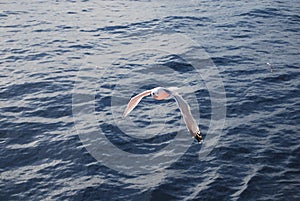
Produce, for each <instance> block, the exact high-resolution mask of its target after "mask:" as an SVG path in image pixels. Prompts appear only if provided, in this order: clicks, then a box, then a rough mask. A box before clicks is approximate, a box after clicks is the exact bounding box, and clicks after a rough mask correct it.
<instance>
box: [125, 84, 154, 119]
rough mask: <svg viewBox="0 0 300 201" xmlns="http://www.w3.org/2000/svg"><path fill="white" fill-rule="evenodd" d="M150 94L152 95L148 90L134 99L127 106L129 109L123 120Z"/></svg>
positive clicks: (126, 110)
mask: <svg viewBox="0 0 300 201" xmlns="http://www.w3.org/2000/svg"><path fill="white" fill-rule="evenodd" d="M150 94H151V90H147V91H144V92H142V93H140V94H138V95H136V96H134V97H132V98H131V99H130V101H129V103H128V104H127V107H126V109H125V111H124V113H123V116H122V118H125V117H126V116H127V115H128V114H129V113H130V112H131V111H132V110H133V109H134V108H135V107H136V106H137V104H138V103H139V102H140V101H141V100H142V98H143V97H145V96H149V95H150Z"/></svg>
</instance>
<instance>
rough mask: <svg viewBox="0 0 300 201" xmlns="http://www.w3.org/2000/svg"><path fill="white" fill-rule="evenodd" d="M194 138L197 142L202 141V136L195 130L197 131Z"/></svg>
mask: <svg viewBox="0 0 300 201" xmlns="http://www.w3.org/2000/svg"><path fill="white" fill-rule="evenodd" d="M195 139H196V140H197V141H198V143H199V144H200V143H202V141H203V138H202V136H201V135H200V132H197V133H196V135H195Z"/></svg>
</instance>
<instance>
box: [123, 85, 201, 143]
mask: <svg viewBox="0 0 300 201" xmlns="http://www.w3.org/2000/svg"><path fill="white" fill-rule="evenodd" d="M149 95H151V96H152V98H154V99H155V100H164V99H168V98H171V97H173V98H174V99H175V100H176V102H177V104H178V107H179V109H180V112H181V115H182V117H183V120H184V122H185V124H186V127H187V129H188V131H189V132H190V134H191V135H192V136H193V137H194V138H195V139H196V140H197V141H198V142H199V143H200V142H201V141H202V136H201V135H200V129H199V127H198V125H197V122H196V120H195V119H194V118H193V116H192V113H191V109H190V106H189V105H188V103H187V102H186V101H185V100H184V99H183V98H182V96H180V95H179V94H178V93H177V92H176V91H174V90H172V88H168V89H167V88H163V87H156V88H154V89H151V90H146V91H144V92H142V93H140V94H138V95H136V96H134V97H132V98H131V99H130V101H129V103H128V104H127V107H126V109H125V111H124V113H123V118H125V117H126V116H127V115H128V114H129V113H130V112H131V111H132V110H133V109H134V108H135V107H136V106H137V104H138V103H139V102H140V101H141V100H142V98H143V97H145V96H149Z"/></svg>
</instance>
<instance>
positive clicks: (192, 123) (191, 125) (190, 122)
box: [172, 91, 200, 137]
mask: <svg viewBox="0 0 300 201" xmlns="http://www.w3.org/2000/svg"><path fill="white" fill-rule="evenodd" d="M172 95H173V97H174V98H175V100H176V102H177V104H178V106H179V109H180V112H181V115H182V117H183V120H184V122H185V124H186V127H187V129H188V130H189V131H190V133H191V134H192V135H193V136H194V137H196V136H197V135H200V129H199V127H198V124H197V122H196V120H195V119H194V117H193V116H192V113H191V109H190V106H189V105H188V103H187V102H186V101H185V100H184V99H183V98H182V96H180V95H179V94H178V93H177V92H174V91H173V92H172Z"/></svg>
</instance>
